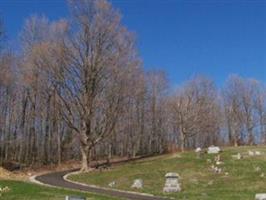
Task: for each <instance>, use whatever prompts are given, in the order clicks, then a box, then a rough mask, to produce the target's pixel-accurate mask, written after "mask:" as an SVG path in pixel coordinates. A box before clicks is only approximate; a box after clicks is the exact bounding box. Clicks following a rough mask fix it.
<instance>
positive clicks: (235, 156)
mask: <svg viewBox="0 0 266 200" xmlns="http://www.w3.org/2000/svg"><path fill="white" fill-rule="evenodd" d="M232 158H234V159H237V160H241V159H242V158H243V156H242V155H241V154H240V153H237V154H236V155H232Z"/></svg>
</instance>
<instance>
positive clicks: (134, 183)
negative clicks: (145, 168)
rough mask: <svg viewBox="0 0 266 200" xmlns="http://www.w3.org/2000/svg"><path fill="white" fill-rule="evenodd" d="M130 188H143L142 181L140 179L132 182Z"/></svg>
mask: <svg viewBox="0 0 266 200" xmlns="http://www.w3.org/2000/svg"><path fill="white" fill-rule="evenodd" d="M131 188H134V189H142V188H143V180H142V179H136V180H134V182H133V185H132V186H131Z"/></svg>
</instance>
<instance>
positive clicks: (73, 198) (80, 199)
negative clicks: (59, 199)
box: [65, 196, 86, 200]
mask: <svg viewBox="0 0 266 200" xmlns="http://www.w3.org/2000/svg"><path fill="white" fill-rule="evenodd" d="M65 200H86V197H78V196H66V198H65Z"/></svg>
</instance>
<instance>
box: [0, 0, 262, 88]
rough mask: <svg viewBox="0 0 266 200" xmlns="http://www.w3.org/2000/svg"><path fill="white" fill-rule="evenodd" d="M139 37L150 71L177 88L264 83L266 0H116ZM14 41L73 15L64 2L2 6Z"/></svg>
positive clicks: (21, 1)
mask: <svg viewBox="0 0 266 200" xmlns="http://www.w3.org/2000/svg"><path fill="white" fill-rule="evenodd" d="M111 2H112V3H113V5H114V6H115V7H116V8H118V9H119V10H120V11H121V13H122V15H123V23H124V24H125V25H126V26H127V27H128V29H129V30H131V31H133V32H135V33H136V35H137V41H138V47H139V52H140V55H141V57H142V59H143V63H144V67H145V68H146V69H152V68H156V69H163V70H165V71H166V72H167V74H168V76H169V79H170V82H171V83H172V84H173V85H177V84H180V83H181V82H183V81H185V80H187V79H189V78H191V77H192V76H194V75H198V74H204V75H206V76H208V77H210V78H212V79H213V80H215V82H216V83H217V85H218V86H219V85H222V84H223V82H224V81H225V79H226V78H227V77H228V75H229V74H239V75H241V76H244V77H251V78H256V79H258V80H262V81H265V78H266V0H242V1H240V0H216V1H215V0H112V1H111ZM0 12H1V13H2V17H3V18H4V21H5V24H6V29H7V33H8V37H9V39H10V40H11V41H12V43H13V44H15V40H16V39H15V38H17V34H18V32H19V30H20V29H21V27H22V24H23V21H24V20H25V18H27V17H28V16H30V15H32V14H44V15H46V16H47V17H48V18H49V19H59V18H62V17H66V16H67V15H68V9H67V5H66V3H65V1H64V0H0Z"/></svg>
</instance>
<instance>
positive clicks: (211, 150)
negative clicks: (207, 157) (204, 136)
mask: <svg viewBox="0 0 266 200" xmlns="http://www.w3.org/2000/svg"><path fill="white" fill-rule="evenodd" d="M220 151H221V149H220V147H216V146H210V147H209V148H208V154H218V153H220Z"/></svg>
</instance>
